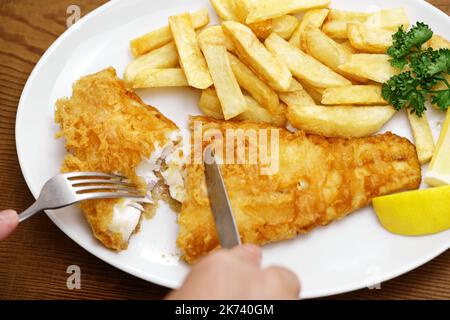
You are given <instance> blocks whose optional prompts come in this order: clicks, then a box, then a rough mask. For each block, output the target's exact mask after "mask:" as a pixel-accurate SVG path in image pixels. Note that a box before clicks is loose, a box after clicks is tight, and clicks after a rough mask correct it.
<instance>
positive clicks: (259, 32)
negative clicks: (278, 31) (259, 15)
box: [230, 0, 272, 39]
mask: <svg viewBox="0 0 450 320" xmlns="http://www.w3.org/2000/svg"><path fill="white" fill-rule="evenodd" d="M254 1H255V0H230V3H231V8H232V9H233V12H234V15H235V16H236V17H237V19H238V20H237V21H238V22H240V23H242V24H246V25H247V26H248V27H249V28H250V29H251V30H252V31H253V33H254V34H255V35H256V36H257V37H258V38H259V39H265V38H267V37H268V36H269V34H271V33H272V19H268V20H265V21H260V22H254V23H247V22H246V20H247V16H248V14H249V13H250V11H251V10H252V8H253V5H254Z"/></svg>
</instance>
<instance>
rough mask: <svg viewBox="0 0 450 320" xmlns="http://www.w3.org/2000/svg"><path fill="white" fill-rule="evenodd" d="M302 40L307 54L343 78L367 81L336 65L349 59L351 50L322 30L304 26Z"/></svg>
mask: <svg viewBox="0 0 450 320" xmlns="http://www.w3.org/2000/svg"><path fill="white" fill-rule="evenodd" d="M304 40H305V45H306V52H307V53H308V54H309V55H311V56H312V57H314V58H316V59H317V60H319V61H320V62H322V63H323V64H324V65H326V66H327V67H329V68H330V69H332V70H333V71H335V72H337V73H339V74H341V75H342V76H344V77H345V78H348V79H351V80H355V81H359V82H367V79H364V78H361V77H357V76H355V75H352V74H349V73H347V72H345V71H342V70H340V69H339V68H338V66H340V65H341V64H344V63H345V62H347V61H348V60H350V58H351V56H352V53H351V51H350V50H348V49H347V48H346V47H345V46H344V45H342V44H340V43H337V42H336V41H334V40H333V39H331V38H330V37H328V36H327V35H326V34H325V33H324V32H322V31H320V30H319V29H318V28H315V27H313V26H308V27H307V28H306V30H305V32H304Z"/></svg>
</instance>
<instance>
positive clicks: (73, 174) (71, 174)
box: [63, 171, 127, 180]
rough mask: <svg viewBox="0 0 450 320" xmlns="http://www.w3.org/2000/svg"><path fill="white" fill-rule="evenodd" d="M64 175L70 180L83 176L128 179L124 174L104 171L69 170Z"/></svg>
mask: <svg viewBox="0 0 450 320" xmlns="http://www.w3.org/2000/svg"><path fill="white" fill-rule="evenodd" d="M63 176H64V177H65V178H67V179H68V180H76V179H82V178H89V177H94V178H100V179H101V178H105V179H106V178H109V179H127V178H126V177H124V176H121V175H118V174H113V173H104V172H82V171H80V172H68V173H63Z"/></svg>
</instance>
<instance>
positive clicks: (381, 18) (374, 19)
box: [364, 8, 409, 32]
mask: <svg viewBox="0 0 450 320" xmlns="http://www.w3.org/2000/svg"><path fill="white" fill-rule="evenodd" d="M364 25H365V26H366V27H368V28H373V29H386V30H391V31H394V32H396V31H397V30H398V27H400V26H403V28H405V29H408V28H409V20H408V16H407V15H406V12H405V9H404V8H393V9H385V10H379V11H375V12H373V13H371V14H370V16H369V17H368V18H367V20H366V21H365V22H364Z"/></svg>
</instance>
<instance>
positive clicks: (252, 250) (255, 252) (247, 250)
mask: <svg viewBox="0 0 450 320" xmlns="http://www.w3.org/2000/svg"><path fill="white" fill-rule="evenodd" d="M230 254H232V255H233V256H235V257H237V258H238V259H242V260H247V261H250V262H251V263H254V264H255V265H260V264H261V259H262V251H261V248H260V247H258V246H256V245H254V244H250V243H247V244H243V245H241V246H238V247H234V248H233V249H231V250H230Z"/></svg>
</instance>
